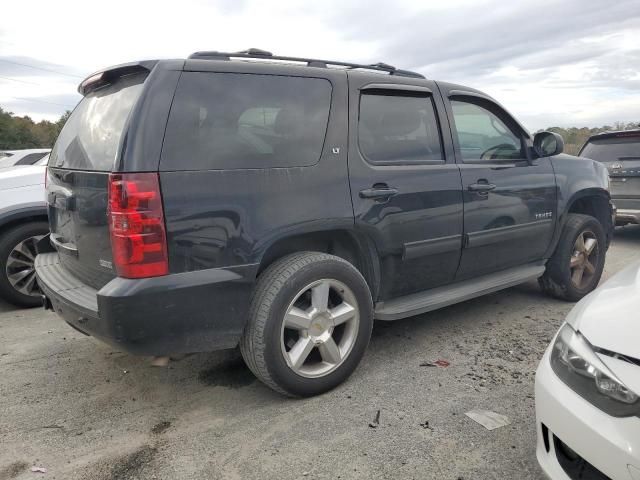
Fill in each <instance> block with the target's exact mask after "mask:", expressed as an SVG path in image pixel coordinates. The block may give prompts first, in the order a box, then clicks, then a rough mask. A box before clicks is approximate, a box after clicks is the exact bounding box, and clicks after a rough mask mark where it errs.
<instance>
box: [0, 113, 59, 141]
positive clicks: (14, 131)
mask: <svg viewBox="0 0 640 480" xmlns="http://www.w3.org/2000/svg"><path fill="white" fill-rule="evenodd" d="M69 115H71V112H69V111H67V112H65V113H64V114H63V115H62V116H61V117H60V119H58V120H57V121H55V122H49V121H47V120H42V121H40V122H37V123H36V122H34V121H33V120H32V119H31V118H30V117H26V116H25V117H18V116H15V115H13V113H12V112H8V111H6V110H4V109H3V108H2V107H0V150H19V149H22V148H51V147H52V146H53V144H54V143H55V141H56V138H58V134H59V133H60V130H62V127H64V124H65V122H66V121H67V118H69Z"/></svg>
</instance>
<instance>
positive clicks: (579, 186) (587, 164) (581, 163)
mask: <svg viewBox="0 0 640 480" xmlns="http://www.w3.org/2000/svg"><path fill="white" fill-rule="evenodd" d="M551 165H552V166H553V170H554V173H555V176H556V188H557V193H558V194H557V198H558V210H557V212H558V213H557V224H558V228H556V232H555V234H554V238H553V242H552V244H551V246H550V248H549V251H548V252H547V255H546V256H547V257H550V256H551V255H552V254H553V252H554V251H555V248H556V245H557V243H558V241H559V239H560V234H561V233H562V229H563V228H564V226H565V224H566V222H567V216H568V214H569V212H570V210H571V207H572V206H573V205H574V204H575V203H576V202H577V201H578V200H580V199H581V198H585V197H601V198H603V199H605V200H606V201H607V202H610V201H611V194H610V193H609V173H608V172H607V169H606V168H605V167H604V166H603V165H602V164H601V163H599V162H596V161H595V160H591V159H589V158H582V157H574V156H572V155H565V154H560V155H556V156H554V157H551ZM607 233H608V235H609V232H607Z"/></svg>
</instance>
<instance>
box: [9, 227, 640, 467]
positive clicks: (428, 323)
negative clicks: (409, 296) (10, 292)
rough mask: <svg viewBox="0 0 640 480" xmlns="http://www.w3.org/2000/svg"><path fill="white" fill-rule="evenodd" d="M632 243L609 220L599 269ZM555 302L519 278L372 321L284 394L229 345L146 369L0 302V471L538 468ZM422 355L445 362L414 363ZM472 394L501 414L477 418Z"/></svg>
mask: <svg viewBox="0 0 640 480" xmlns="http://www.w3.org/2000/svg"><path fill="white" fill-rule="evenodd" d="M639 247H640V229H639V228H633V227H627V228H625V229H621V230H618V232H617V237H616V240H615V241H614V244H613V246H612V248H611V250H610V251H609V256H608V260H607V268H606V276H609V275H611V274H612V273H614V272H616V271H618V270H619V269H620V268H622V267H623V266H625V265H627V264H628V263H629V262H631V261H632V260H634V259H638V260H640V248H639ZM570 308H571V305H570V304H567V303H563V302H560V301H556V300H553V299H549V298H547V297H545V296H543V295H542V294H541V293H539V291H538V289H537V285H536V284H535V282H532V283H529V284H526V285H522V286H520V287H516V288H512V289H510V290H506V291H504V292H501V293H497V294H494V295H490V296H487V297H484V298H479V299H476V300H472V301H469V302H466V303H463V304H460V305H456V306H453V307H449V308H447V309H444V310H440V311H438V312H433V313H430V314H426V315H421V316H419V317H414V318H411V319H407V320H403V321H398V322H395V323H383V322H379V323H377V324H376V326H375V328H374V332H373V338H372V341H371V345H370V347H369V350H368V353H367V355H366V357H365V359H364V361H363V363H362V365H361V366H360V368H359V369H358V370H357V371H356V373H355V374H354V376H353V377H352V378H351V379H350V380H349V381H348V382H347V383H346V384H344V385H342V386H341V387H339V388H337V389H336V390H334V391H333V392H330V393H328V394H326V395H323V396H320V397H317V398H312V399H308V400H289V399H285V398H282V397H281V396H279V395H277V394H275V393H273V392H272V391H271V390H269V389H267V388H266V387H264V386H263V385H262V384H261V383H259V382H258V381H256V380H255V379H254V378H253V377H252V375H251V373H250V372H249V371H248V370H247V369H246V368H245V367H244V365H243V364H242V361H241V360H240V359H239V358H238V356H237V354H236V353H233V352H219V353H215V354H200V355H194V356H191V357H189V358H187V359H185V360H182V361H180V362H176V363H172V364H171V365H170V366H169V367H168V368H157V367H152V366H150V365H149V363H148V360H147V359H143V358H136V357H132V356H129V355H125V354H123V353H119V352H117V351H114V350H113V349H111V348H109V347H107V346H104V345H101V344H98V343H94V342H93V341H92V340H91V339H90V338H88V337H84V336H82V335H80V334H78V333H76V332H75V331H74V330H72V329H71V328H70V327H68V326H67V325H66V324H65V323H63V322H62V321H61V320H59V319H58V318H57V317H56V316H55V315H53V314H51V313H45V312H43V311H41V310H39V309H35V310H17V309H14V308H12V307H10V306H8V305H6V304H2V305H0V378H1V379H2V382H1V385H0V399H1V403H0V479H2V480H4V479H9V478H36V477H37V476H41V477H44V478H56V479H75V478H82V479H84V478H87V479H97V480H108V479H114V480H115V479H134V478H136V479H138V478H139V479H183V478H184V479H236V478H252V479H253V478H279V479H290V478H332V479H334V478H341V479H347V478H416V479H418V478H419V479H452V480H457V479H460V478H462V479H465V480H469V479H493V478H495V479H507V478H518V479H540V478H542V475H541V473H540V471H539V469H538V466H537V463H536V460H535V455H534V447H535V427H534V399H533V379H534V371H535V368H536V365H537V363H538V360H539V358H540V357H541V355H542V352H543V350H544V349H545V347H546V345H547V344H548V342H549V340H550V338H551V337H552V335H553V333H554V332H555V331H556V329H557V328H558V326H559V325H560V324H561V322H562V319H563V318H564V316H565V315H566V313H567V312H568V311H569V309H570ZM437 359H446V360H448V361H449V362H451V365H450V366H449V367H445V368H440V367H425V366H420V364H421V363H423V362H427V361H434V360H437ZM472 408H483V409H489V410H493V411H496V412H498V413H502V414H505V415H507V416H508V417H509V418H510V419H511V421H512V424H511V425H510V426H507V427H503V428H500V429H497V430H494V431H491V432H490V431H487V430H485V429H484V428H483V427H481V426H480V425H477V424H476V423H474V422H473V421H471V420H470V419H469V418H467V417H466V416H465V415H464V412H467V411H469V410H470V409H472ZM378 410H380V425H379V426H378V427H377V428H375V429H374V428H371V427H370V426H369V423H370V422H372V421H373V419H374V417H375V415H376V412H377V411H378ZM426 422H428V423H426ZM33 465H37V466H43V467H46V468H47V469H48V473H46V474H45V475H43V474H39V473H32V472H31V471H30V468H31V466H33Z"/></svg>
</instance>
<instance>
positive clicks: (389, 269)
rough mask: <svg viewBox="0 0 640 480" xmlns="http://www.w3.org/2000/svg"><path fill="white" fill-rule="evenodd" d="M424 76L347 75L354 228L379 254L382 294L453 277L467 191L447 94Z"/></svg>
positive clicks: (413, 289) (387, 295)
mask: <svg viewBox="0 0 640 480" xmlns="http://www.w3.org/2000/svg"><path fill="white" fill-rule="evenodd" d="M434 92H437V87H436V86H435V84H434V83H433V82H430V81H427V80H422V79H407V78H394V77H393V76H389V77H382V78H381V80H380V83H375V84H372V83H371V75H363V74H361V73H359V72H350V73H349V103H350V110H349V111H350V115H349V179H350V183H351V195H352V201H353V208H354V214H355V222H356V228H357V229H358V230H360V231H361V232H362V233H364V234H365V235H367V236H368V238H371V239H373V240H374V242H375V245H376V248H377V251H378V255H379V257H380V259H381V265H380V267H381V272H380V273H381V275H380V278H381V285H380V292H379V296H378V299H379V300H385V299H388V298H393V297H398V296H401V295H405V294H409V293H414V292H418V291H421V290H425V289H428V288H432V287H436V286H440V285H444V284H447V283H450V282H452V281H453V279H454V277H455V272H456V270H457V268H458V263H459V260H460V250H461V246H462V190H461V184H460V172H459V169H458V167H457V165H456V164H455V159H454V156H453V147H452V143H451V135H450V132H449V130H448V122H447V120H446V116H445V112H444V104H443V102H442V98H441V97H440V96H439V95H438V94H434Z"/></svg>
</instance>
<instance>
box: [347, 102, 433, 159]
mask: <svg viewBox="0 0 640 480" xmlns="http://www.w3.org/2000/svg"><path fill="white" fill-rule="evenodd" d="M358 143H359V146H360V151H361V152H362V154H363V155H364V157H365V158H366V159H367V160H368V161H369V162H370V163H374V164H378V165H390V164H394V165H400V164H416V163H421V162H430V161H433V160H436V161H441V162H443V163H444V160H443V159H444V156H443V154H442V142H441V141H440V132H439V128H438V120H437V119H436V112H435V109H434V106H433V101H432V99H431V97H428V96H416V95H408V94H396V93H393V94H392V93H391V92H383V93H380V94H377V93H373V94H372V93H366V94H363V95H362V96H361V98H360V121H359V123H358Z"/></svg>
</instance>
